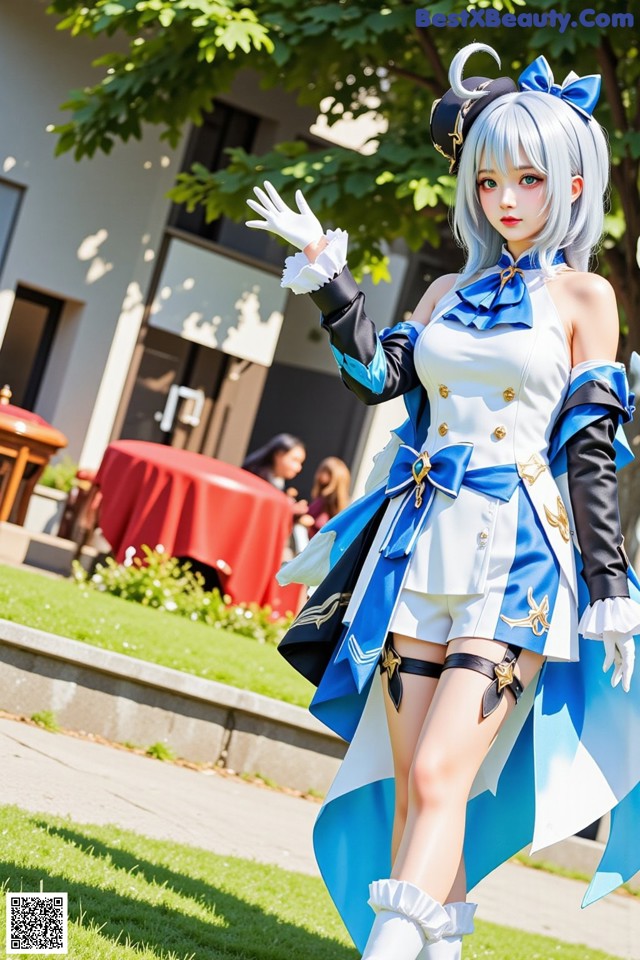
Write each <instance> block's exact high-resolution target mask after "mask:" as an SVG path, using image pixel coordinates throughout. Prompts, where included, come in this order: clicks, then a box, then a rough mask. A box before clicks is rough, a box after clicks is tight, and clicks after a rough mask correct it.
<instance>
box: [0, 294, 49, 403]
mask: <svg viewBox="0 0 640 960" xmlns="http://www.w3.org/2000/svg"><path fill="white" fill-rule="evenodd" d="M63 306H64V301H62V300H57V299H56V298H55V297H49V296H47V295H46V294H44V293H39V292H38V291H37V290H29V289H28V288H27V287H21V286H19V287H18V289H17V291H16V298H15V301H14V304H13V309H12V310H11V315H10V317H9V322H8V324H7V329H6V332H5V335H4V340H3V341H2V345H1V346H0V385H2V384H5V383H6V384H8V385H9V386H10V387H11V391H12V397H11V402H12V403H13V404H15V405H16V406H17V407H24V409H25V410H33V408H34V406H35V403H36V400H37V397H38V391H39V390H40V385H41V383H42V380H43V377H44V372H45V368H46V365H47V361H48V359H49V353H50V351H51V346H52V344H53V338H54V337H55V334H56V330H57V328H58V323H59V321H60V315H61V313H62V308H63Z"/></svg>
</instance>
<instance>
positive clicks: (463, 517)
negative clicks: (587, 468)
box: [344, 268, 578, 660]
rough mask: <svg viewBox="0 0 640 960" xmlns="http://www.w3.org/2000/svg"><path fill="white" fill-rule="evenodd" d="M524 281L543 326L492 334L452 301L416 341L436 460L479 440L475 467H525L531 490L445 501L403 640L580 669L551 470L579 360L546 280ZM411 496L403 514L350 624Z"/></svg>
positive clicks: (433, 515)
mask: <svg viewBox="0 0 640 960" xmlns="http://www.w3.org/2000/svg"><path fill="white" fill-rule="evenodd" d="M492 272H495V268H492V269H491V270H488V271H485V273H492ZM524 279H525V283H526V286H527V289H528V292H529V296H530V300H531V308H532V317H533V322H532V326H531V327H525V326H522V325H512V324H506V323H505V324H499V325H497V326H495V327H493V328H491V329H484V330H482V329H478V328H476V327H475V326H473V325H470V326H466V325H465V324H464V323H462V322H460V321H459V320H452V319H445V315H446V314H447V312H448V311H450V310H451V308H452V307H453V306H454V304H455V303H456V302H457V301H458V300H459V298H458V297H457V294H456V293H455V292H452V293H450V294H447V295H446V296H445V297H444V298H443V299H442V300H441V301H440V302H439V303H438V304H437V306H436V311H435V312H434V315H433V316H432V319H431V320H430V322H429V323H428V324H427V325H426V326H425V327H424V328H423V329H422V331H421V333H420V336H419V337H418V340H417V342H416V345H415V352H414V361H415V366H416V370H417V373H418V375H419V377H420V380H421V381H422V383H423V385H424V387H425V390H426V391H427V394H428V398H429V403H430V411H431V423H430V427H429V431H428V434H427V437H426V440H425V442H424V445H423V447H422V449H423V450H426V451H428V453H429V455H430V456H431V457H433V455H434V454H435V453H437V451H438V450H441V449H442V448H444V447H445V446H447V445H448V444H451V443H456V442H459V441H465V442H471V443H473V452H472V455H471V460H470V462H469V465H468V469H469V470H473V469H475V468H479V467H484V468H487V467H489V468H491V467H498V466H502V465H507V464H516V465H517V467H518V473H519V475H520V477H521V482H520V484H519V485H518V487H517V489H516V491H515V493H514V495H513V496H512V497H511V499H510V500H509V501H508V502H504V501H501V500H498V499H495V498H492V497H490V496H486V495H484V494H481V493H478V492H475V491H474V490H471V489H469V488H467V487H465V486H463V487H462V488H461V489H460V492H459V494H458V496H457V498H456V499H451V498H449V497H448V496H447V495H446V494H444V493H442V492H440V491H438V492H437V493H436V495H435V499H434V502H433V504H432V506H431V508H430V510H429V515H428V517H427V520H426V523H425V524H424V527H423V529H422V531H421V534H420V536H419V538H418V540H417V543H416V545H415V547H414V550H413V553H412V556H411V558H410V561H409V564H408V568H407V572H406V576H405V579H404V582H403V587H402V590H401V591H400V594H399V596H398V598H397V602H396V606H395V610H394V613H393V615H392V618H391V621H390V627H389V629H390V630H391V631H393V632H396V633H401V634H405V635H408V636H414V637H417V638H419V639H423V640H429V641H431V642H440V643H446V642H447V641H448V640H451V639H453V638H455V637H457V636H482V637H488V638H491V639H500V640H502V641H504V642H506V643H509V642H512V643H514V644H517V645H518V646H521V647H523V648H527V649H532V650H535V651H536V652H539V653H542V654H544V655H545V656H547V657H550V658H553V659H561V660H573V659H577V657H578V646H577V629H576V628H577V585H576V572H575V562H574V553H573V546H572V542H571V531H572V520H571V508H570V503H569V499H568V496H566V495H565V496H564V497H563V496H562V494H561V492H560V490H559V488H558V485H557V483H556V480H554V478H553V476H552V475H551V473H550V471H549V468H548V448H549V440H550V436H551V431H552V428H553V425H554V422H555V420H556V417H557V415H558V413H559V411H560V409H561V407H562V403H563V400H564V398H565V396H566V393H567V390H568V387H569V381H570V374H571V360H570V355H569V348H568V344H567V339H566V334H565V331H564V328H563V324H562V321H561V319H560V317H559V315H558V312H557V310H556V308H555V305H554V303H553V301H552V299H551V296H550V294H549V291H548V288H547V282H545V278H544V277H543V275H542V272H541V271H540V270H526V271H525V273H524ZM551 282H552V281H551ZM401 499H402V498H401V497H397V498H395V500H391V501H390V503H389V507H388V509H387V512H386V514H385V517H384V519H383V521H382V524H381V527H380V529H379V531H378V534H377V536H376V539H375V541H374V543H373V544H372V547H371V550H370V552H369V554H368V556H367V558H366V560H365V563H364V566H363V569H362V571H361V574H360V577H359V580H358V583H357V585H356V589H355V591H354V593H353V596H352V599H351V602H350V604H349V607H348V608H347V611H346V613H345V618H344V619H345V622H346V623H348V622H350V620H351V619H352V617H353V615H354V612H355V610H356V609H357V607H358V605H359V603H360V600H361V598H362V596H363V593H364V590H365V588H366V585H367V583H368V581H369V579H370V576H371V574H372V572H373V568H374V566H375V564H376V561H377V558H378V555H379V550H380V546H381V544H382V542H383V540H384V538H385V536H386V533H387V531H388V529H389V527H390V525H391V523H392V521H393V518H394V516H395V513H396V511H397V509H398V508H399V506H400V505H401Z"/></svg>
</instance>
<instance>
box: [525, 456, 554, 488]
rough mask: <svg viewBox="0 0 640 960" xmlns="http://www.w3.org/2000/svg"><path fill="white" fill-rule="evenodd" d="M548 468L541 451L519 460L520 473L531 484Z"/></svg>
mask: <svg viewBox="0 0 640 960" xmlns="http://www.w3.org/2000/svg"><path fill="white" fill-rule="evenodd" d="M546 469H547V465H546V463H545V462H544V460H543V459H542V457H541V456H540V454H539V453H532V454H531V456H530V457H529V459H528V460H524V461H520V460H518V473H519V474H520V477H521V478H522V479H523V480H526V481H527V483H528V484H529V485H530V486H531V485H533V484H534V483H535V482H536V480H537V479H538V477H539V476H540V474H541V473H544V471H545V470H546Z"/></svg>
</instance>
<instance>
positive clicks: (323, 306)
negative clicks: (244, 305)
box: [310, 267, 420, 404]
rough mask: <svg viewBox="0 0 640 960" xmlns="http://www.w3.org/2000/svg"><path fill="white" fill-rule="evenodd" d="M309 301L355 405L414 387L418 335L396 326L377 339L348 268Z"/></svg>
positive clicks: (378, 400) (404, 325) (402, 325)
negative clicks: (357, 401) (319, 316)
mask: <svg viewBox="0 0 640 960" xmlns="http://www.w3.org/2000/svg"><path fill="white" fill-rule="evenodd" d="M310 297H311V298H312V300H313V302H314V303H315V304H316V306H317V307H318V308H319V309H320V310H321V312H322V326H323V327H324V329H325V330H327V331H328V333H329V340H330V343H331V349H332V351H333V354H334V356H335V358H336V360H337V362H338V366H339V368H340V374H341V376H342V379H343V381H344V383H345V384H346V385H347V387H348V388H349V389H350V390H351V391H352V392H353V393H355V395H356V396H357V397H358V398H359V399H360V400H362V401H363V402H364V403H366V404H376V403H382V401H383V400H390V399H391V398H392V397H397V396H400V395H401V394H403V393H407V392H408V391H409V390H412V389H413V388H414V387H417V386H418V384H419V383H420V380H419V378H418V375H417V373H416V369H415V366H414V362H413V348H414V344H415V341H416V340H417V338H418V333H419V330H417V329H416V328H415V327H414V326H413V325H412V324H410V323H399V324H397V325H396V326H395V327H392V328H390V329H388V330H384V331H383V332H382V333H381V334H380V335H378V333H377V331H376V327H375V325H374V323H373V321H372V320H370V319H369V317H368V316H367V314H366V312H365V296H364V293H362V291H361V290H360V289H359V287H358V285H357V283H356V282H355V280H354V279H353V277H352V276H351V273H350V271H349V268H348V267H345V268H344V269H343V270H342V272H341V273H339V274H338V276H337V277H334V279H333V280H330V281H329V282H328V283H325V284H324V285H323V286H322V287H320V289H319V290H316V291H315V292H314V293H311V294H310Z"/></svg>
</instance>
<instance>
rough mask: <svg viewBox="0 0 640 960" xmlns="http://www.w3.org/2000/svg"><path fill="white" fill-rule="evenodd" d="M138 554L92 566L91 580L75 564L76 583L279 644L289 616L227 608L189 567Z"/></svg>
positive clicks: (159, 555)
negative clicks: (120, 561)
mask: <svg viewBox="0 0 640 960" xmlns="http://www.w3.org/2000/svg"><path fill="white" fill-rule="evenodd" d="M142 552H143V554H144V556H143V557H139V556H136V555H135V550H133V548H132V547H130V548H129V549H128V550H127V556H126V559H125V561H124V563H116V561H115V560H114V559H113V557H107V559H106V561H105V563H99V564H97V566H96V568H95V572H94V573H93V575H92V576H91V577H90V576H89V575H88V573H87V572H86V571H85V570H84V568H83V567H82V566H81V565H80V564H79V563H77V562H76V563H75V564H74V568H73V575H74V578H75V580H76V583H78V584H82V585H83V586H85V587H86V586H88V587H92V588H93V589H94V590H99V591H100V592H101V593H111V594H113V595H114V596H116V597H122V598H123V599H124V600H134V601H135V602H136V603H141V604H142V605H143V606H145V607H153V608H155V609H157V610H163V611H165V612H167V613H177V614H179V615H180V616H183V617H188V618H189V619H190V620H194V621H198V622H200V623H206V624H208V625H209V626H212V627H219V628H223V629H226V630H232V631H233V632H234V633H239V634H241V635H242V636H243V637H250V638H252V639H254V640H258V641H259V642H260V643H273V644H277V643H279V642H280V640H281V638H282V636H283V634H284V632H285V630H286V629H287V628H288V627H289V625H290V623H291V619H292V618H291V617H290V616H289V617H278V616H276V615H274V613H273V611H272V609H271V607H268V606H267V607H261V606H259V604H257V603H232V601H231V598H230V597H228V596H221V594H220V591H219V590H210V591H209V590H205V588H204V578H203V577H202V574H200V573H198V572H197V571H194V570H192V569H191V564H190V563H189V562H183V563H181V562H180V561H179V560H178V559H177V558H176V557H169V556H167V555H166V554H165V553H164V551H163V550H162V549H158V548H156V549H155V550H152V549H151V548H150V547H147V546H143V547H142Z"/></svg>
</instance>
